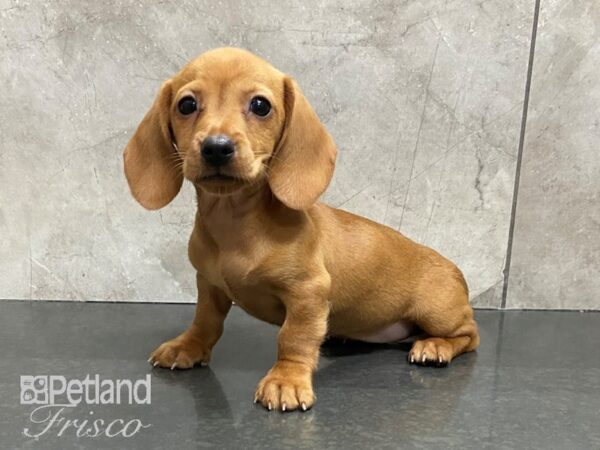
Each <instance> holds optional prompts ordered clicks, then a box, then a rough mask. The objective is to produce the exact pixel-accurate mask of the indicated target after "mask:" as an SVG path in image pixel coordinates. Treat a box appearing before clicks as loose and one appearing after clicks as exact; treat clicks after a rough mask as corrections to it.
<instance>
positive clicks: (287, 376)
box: [254, 362, 316, 412]
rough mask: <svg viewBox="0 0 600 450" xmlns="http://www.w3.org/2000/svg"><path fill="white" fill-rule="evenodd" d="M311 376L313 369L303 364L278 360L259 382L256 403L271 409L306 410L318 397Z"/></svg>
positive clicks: (284, 410)
mask: <svg viewBox="0 0 600 450" xmlns="http://www.w3.org/2000/svg"><path fill="white" fill-rule="evenodd" d="M311 378H312V373H311V370H310V369H308V368H307V367H306V366H304V365H302V364H298V363H290V362H277V363H276V364H275V365H274V366H273V368H272V369H271V370H269V373H267V375H266V376H265V377H264V378H263V379H262V380H260V383H258V388H257V389H256V394H255V396H254V403H260V404H261V405H262V406H264V407H265V408H267V409H268V410H269V411H271V410H273V409H275V410H280V411H282V412H286V411H293V410H296V409H298V410H302V411H306V410H308V409H310V408H311V407H312V406H313V404H314V403H315V399H316V398H315V395H314V393H313V389H312V380H311Z"/></svg>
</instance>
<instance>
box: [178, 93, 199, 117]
mask: <svg viewBox="0 0 600 450" xmlns="http://www.w3.org/2000/svg"><path fill="white" fill-rule="evenodd" d="M177 109H179V112H180V113H181V114H183V115H184V116H188V115H190V114H192V113H193V112H195V111H196V110H197V109H198V105H197V104H196V99H195V98H194V97H192V96H190V95H188V96H187V97H183V98H182V99H181V100H179V103H178V104H177Z"/></svg>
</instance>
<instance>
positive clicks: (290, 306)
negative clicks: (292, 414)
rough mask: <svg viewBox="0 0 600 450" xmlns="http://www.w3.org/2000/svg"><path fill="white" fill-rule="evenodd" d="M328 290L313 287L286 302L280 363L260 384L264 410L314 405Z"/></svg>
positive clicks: (257, 399) (298, 291) (258, 398)
mask: <svg viewBox="0 0 600 450" xmlns="http://www.w3.org/2000/svg"><path fill="white" fill-rule="evenodd" d="M327 290H328V288H327V289H323V288H322V287H319V288H315V285H314V284H313V285H312V286H310V287H308V286H307V287H305V288H304V289H297V288H296V289H294V291H295V294H291V295H288V296H287V297H286V298H285V299H283V303H284V304H285V307H286V315H285V321H284V323H283V326H282V327H281V330H280V331H279V337H278V346H277V348H278V352H277V362H276V363H275V365H274V366H273V367H272V368H271V370H269V372H268V373H267V375H266V376H265V377H264V378H263V379H262V380H261V381H260V383H259V384H258V388H257V390H256V394H255V400H254V401H255V403H256V402H260V403H261V404H262V405H263V406H264V407H265V408H268V409H269V410H271V409H280V410H281V411H292V410H295V409H302V410H303V411H306V410H307V409H308V408H310V407H311V406H312V405H313V404H314V402H315V395H314V393H313V388H312V374H313V372H314V370H315V369H316V367H317V362H318V359H319V348H320V346H321V343H322V342H323V339H324V338H325V334H326V333H327V317H328V315H329V305H328V303H327V294H326V291H327Z"/></svg>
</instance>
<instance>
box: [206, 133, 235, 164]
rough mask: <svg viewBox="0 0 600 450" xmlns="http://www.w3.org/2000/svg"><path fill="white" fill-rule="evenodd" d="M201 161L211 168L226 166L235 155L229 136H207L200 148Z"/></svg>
mask: <svg viewBox="0 0 600 450" xmlns="http://www.w3.org/2000/svg"><path fill="white" fill-rule="evenodd" d="M200 153H202V159H204V161H206V162H207V163H208V164H210V165H211V166H215V167H219V166H222V165H224V164H227V162H229V160H230V159H231V158H233V154H234V153H235V144H234V143H233V141H232V140H231V138H230V137H229V136H225V135H223V134H218V135H214V136H207V137H206V138H205V139H204V141H202V145H201V147H200Z"/></svg>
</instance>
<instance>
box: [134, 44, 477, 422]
mask: <svg viewBox="0 0 600 450" xmlns="http://www.w3.org/2000/svg"><path fill="white" fill-rule="evenodd" d="M335 158H336V148H335V144H334V142H333V139H332V138H331V136H330V135H329V134H328V132H327V131H326V130H325V128H324V127H323V125H322V124H321V122H320V121H319V118H318V117H317V115H316V114H315V112H314V111H313V109H312V108H311V106H310V105H309V103H308V101H307V100H306V98H305V97H304V95H303V94H302V92H301V91H300V89H299V87H298V85H297V84H296V83H295V82H294V81H293V80H292V79H291V78H290V77H288V76H286V75H285V74H283V73H281V72H280V71H278V70H277V69H275V68H274V67H272V66H271V65H270V64H268V63H267V62H265V61H264V60H262V59H260V58H258V57H257V56H254V55H252V54H251V53H248V52H246V51H244V50H240V49H234V48H223V49H217V50H212V51H209V52H207V53H204V54H202V55H201V56H199V57H198V58H197V59H195V60H193V61H192V62H191V63H189V64H188V65H187V66H185V67H184V68H183V69H182V70H181V71H180V72H179V73H178V74H176V75H175V76H174V77H173V78H171V79H169V80H167V81H166V82H165V83H164V84H163V85H162V87H161V89H160V92H159V94H158V96H157V98H156V100H155V102H154V104H153V105H152V107H151V109H150V111H149V112H148V113H147V114H146V116H145V117H144V119H143V120H142V122H141V124H140V125H139V127H138V129H137V131H136V132H135V134H134V135H133V137H132V138H131V141H130V142H129V143H128V145H127V147H126V149H125V153H124V160H125V174H126V177H127V181H128V183H129V187H130V189H131V192H132V194H133V196H134V197H135V199H136V200H137V201H138V202H139V203H141V204H142V206H144V207H145V208H147V209H158V208H162V207H163V206H165V205H167V204H168V203H169V202H170V201H171V200H172V199H173V198H174V197H175V196H176V195H177V193H178V191H179V189H180V188H181V184H182V182H183V179H184V178H185V179H187V180H189V181H190V182H191V183H192V184H193V186H194V187H195V189H196V192H197V199H198V200H197V201H198V209H197V212H196V217H195V225H194V229H193V231H192V235H191V238H190V241H189V252H188V256H189V259H190V261H191V263H192V265H193V266H194V268H195V269H196V271H197V284H198V303H197V306H196V314H195V318H194V320H193V322H192V324H191V326H190V327H189V328H188V329H187V330H186V331H184V332H183V333H182V334H181V335H179V336H177V337H175V338H174V339H172V340H170V341H167V342H165V343H163V344H162V345H160V346H159V347H158V348H157V349H156V350H155V351H154V352H153V353H152V354H151V357H150V362H151V363H153V364H154V365H155V366H160V367H167V368H171V369H174V368H179V369H184V368H190V367H192V366H194V365H195V364H199V363H206V362H208V360H209V358H210V355H211V350H212V348H213V346H214V345H215V343H216V342H217V341H218V340H219V337H220V336H221V334H222V332H223V322H224V320H225V317H226V316H227V313H228V311H229V309H230V308H231V306H232V303H233V302H235V304H237V305H238V306H239V307H241V308H242V309H244V310H245V311H246V312H247V313H249V314H251V315H253V316H254V317H256V318H258V319H260V320H263V321H265V322H269V323H272V324H276V325H279V326H281V330H280V332H279V336H278V353H277V361H276V362H275V364H274V365H273V367H272V368H271V369H270V370H269V372H268V373H267V374H266V376H265V377H264V378H263V379H262V380H261V381H260V383H259V384H258V388H257V390H256V396H255V401H256V402H259V403H260V404H261V405H263V406H264V407H265V408H268V409H269V410H271V409H276V410H281V411H291V410H295V409H300V410H304V411H305V410H307V409H308V408H310V407H311V406H312V405H313V404H314V402H315V395H314V393H313V388H312V374H313V372H314V370H315V368H316V367H317V361H318V357H319V347H320V345H321V343H322V342H323V340H324V339H325V337H327V336H335V337H342V338H350V339H356V340H363V341H368V342H394V341H397V340H400V339H403V338H406V337H407V336H408V335H410V334H411V333H412V332H413V330H415V329H419V330H421V331H422V332H423V333H425V336H424V337H423V339H419V340H416V341H415V342H414V344H413V346H412V349H411V351H410V353H409V355H408V360H409V362H410V363H411V364H419V365H434V366H444V365H446V364H448V363H449V362H450V361H451V360H452V359H453V358H454V357H455V356H457V355H459V354H461V353H463V352H468V351H471V350H474V349H475V348H476V347H477V345H478V344H479V334H478V331H477V325H476V323H475V321H474V320H473V310H472V309H471V306H470V305H469V301H468V288H467V284H466V282H465V280H464V278H463V276H462V273H461V272H460V270H459V269H458V268H457V267H456V266H455V265H454V264H453V263H451V262H450V261H448V260H447V259H445V258H444V257H442V256H441V255H439V254H438V253H436V252H435V251H433V250H431V249H429V248H427V247H424V246H422V245H419V244H417V243H415V242H413V241H411V240H409V239H408V238H406V237H404V236H403V235H402V234H400V233H398V232H397V231H395V230H392V229H391V228H388V227H386V226H383V225H380V224H377V223H375V222H372V221H370V220H368V219H365V218H362V217H358V216H355V215H353V214H350V213H348V212H345V211H341V210H338V209H334V208H331V207H329V206H326V205H324V204H321V203H318V202H317V200H318V198H319V196H320V195H321V194H322V193H323V191H325V189H326V188H327V185H328V184H329V182H330V180H331V176H332V173H333V169H334V165H335Z"/></svg>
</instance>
